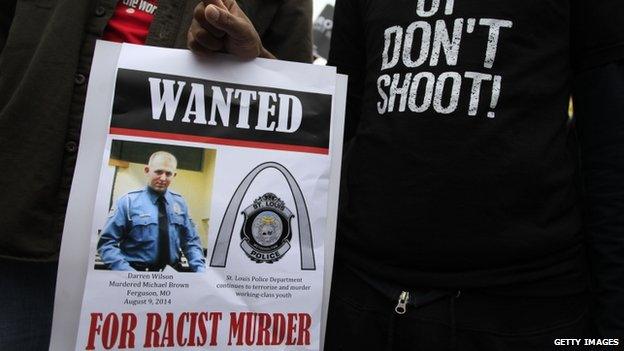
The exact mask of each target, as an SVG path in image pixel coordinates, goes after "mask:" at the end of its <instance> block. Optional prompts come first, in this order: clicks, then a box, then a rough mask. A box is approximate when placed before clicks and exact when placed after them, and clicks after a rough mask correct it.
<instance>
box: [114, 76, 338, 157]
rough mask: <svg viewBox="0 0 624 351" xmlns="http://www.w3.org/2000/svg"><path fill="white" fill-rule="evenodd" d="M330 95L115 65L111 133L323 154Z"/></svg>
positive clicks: (326, 149) (327, 138)
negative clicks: (122, 67)
mask: <svg viewBox="0 0 624 351" xmlns="http://www.w3.org/2000/svg"><path fill="white" fill-rule="evenodd" d="M331 103H332V98H331V95H326V94H318V93H309V92H301V91H292V90H284V89H275V88H269V87H258V86H251V85H241V84H232V83H223V82H216V81H209V80H202V79H197V78H189V77H182V76H175V75H165V74H159V73H153V72H144V71H136V70H128V69H119V70H118V72H117V82H116V86H115V97H114V103H113V114H112V119H111V129H110V130H111V134H117V135H132V136H145V137H152V138H164V139H175V140H187V141H196V142H203V143H212V144H221V145H233V146H243V147H255V148H265V149H277V150H289V151H301V152H309V153H319V154H327V153H328V147H329V126H330V116H331Z"/></svg>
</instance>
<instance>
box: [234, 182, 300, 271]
mask: <svg viewBox="0 0 624 351" xmlns="http://www.w3.org/2000/svg"><path fill="white" fill-rule="evenodd" d="M241 214H242V215H243V216H244V217H245V221H244V222H243V228H242V229H241V239H242V241H241V248H242V249H243V251H244V252H245V253H246V254H247V256H248V257H249V258H250V259H251V260H253V261H255V262H257V263H262V262H266V263H273V262H276V261H278V260H279V259H281V258H282V257H283V256H284V254H286V252H288V250H289V249H290V240H291V238H292V230H291V226H290V221H291V219H292V218H293V217H295V216H294V215H293V214H292V212H290V210H289V209H288V208H286V206H285V205H284V201H282V200H281V199H280V198H279V197H277V196H275V194H272V193H266V194H264V195H262V196H260V197H259V198H257V199H256V200H254V202H253V204H251V205H249V206H248V207H247V208H245V210H243V212H242V213H241Z"/></svg>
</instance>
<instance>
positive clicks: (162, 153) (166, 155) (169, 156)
mask: <svg viewBox="0 0 624 351" xmlns="http://www.w3.org/2000/svg"><path fill="white" fill-rule="evenodd" d="M157 157H158V158H165V159H169V160H171V161H173V165H174V168H178V159H177V158H176V157H175V156H173V154H171V153H169V152H167V151H156V152H154V153H153V154H152V155H150V158H149V161H148V162H147V164H148V165H151V164H152V162H154V160H155V159H156V158H157Z"/></svg>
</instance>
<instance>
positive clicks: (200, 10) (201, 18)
mask: <svg viewBox="0 0 624 351" xmlns="http://www.w3.org/2000/svg"><path fill="white" fill-rule="evenodd" d="M205 10H206V7H205V6H204V4H203V3H202V2H200V3H199V4H197V6H195V10H194V11H193V19H194V20H195V21H197V23H198V24H199V25H200V26H201V27H202V28H204V29H205V30H207V31H209V32H210V33H212V35H214V36H215V37H217V38H221V37H223V36H225V32H224V31H222V30H220V29H217V28H215V27H214V26H213V25H212V24H210V22H208V20H207V19H206V14H205V12H204V11H205Z"/></svg>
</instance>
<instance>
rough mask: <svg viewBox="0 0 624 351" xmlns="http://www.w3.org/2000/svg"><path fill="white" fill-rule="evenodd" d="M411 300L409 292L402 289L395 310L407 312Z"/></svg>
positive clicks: (400, 312) (401, 312)
mask: <svg viewBox="0 0 624 351" xmlns="http://www.w3.org/2000/svg"><path fill="white" fill-rule="evenodd" d="M408 302H409V292H407V291H401V294H400V295H399V300H398V301H397V305H396V307H395V308H394V312H396V313H397V314H405V312H407V303H408Z"/></svg>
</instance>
